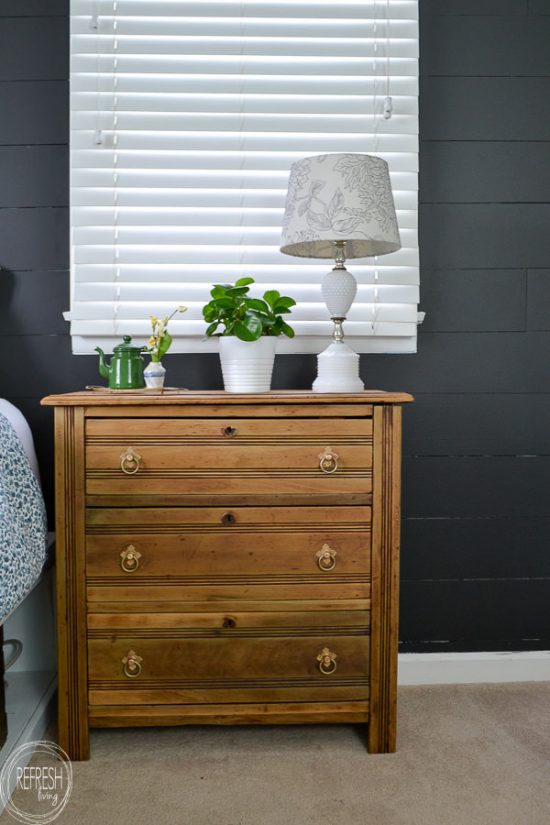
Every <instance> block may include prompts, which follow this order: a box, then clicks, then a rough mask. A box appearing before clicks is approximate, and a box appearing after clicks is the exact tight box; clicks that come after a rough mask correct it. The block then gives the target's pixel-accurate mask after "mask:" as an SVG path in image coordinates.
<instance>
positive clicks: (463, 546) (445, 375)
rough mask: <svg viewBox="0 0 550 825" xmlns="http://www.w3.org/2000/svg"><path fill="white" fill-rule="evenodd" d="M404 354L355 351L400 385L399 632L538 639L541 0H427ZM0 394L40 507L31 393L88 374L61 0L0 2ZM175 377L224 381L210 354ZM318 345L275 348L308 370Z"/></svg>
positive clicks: (469, 641) (531, 644)
mask: <svg viewBox="0 0 550 825" xmlns="http://www.w3.org/2000/svg"><path fill="white" fill-rule="evenodd" d="M420 12H421V52H422V59H421V104H420V105H421V117H420V129H421V144H420V145H421V149H420V165H421V175H420V201H421V207H420V243H421V263H422V272H421V276H422V308H423V309H425V310H426V311H427V313H428V315H427V319H426V322H425V324H424V326H423V327H422V328H421V332H420V337H419V352H418V355H416V356H403V357H396V356H372V357H365V358H363V360H362V373H363V378H364V379H365V381H366V382H367V385H368V386H371V387H379V388H383V389H404V390H410V391H411V392H413V393H414V394H415V396H416V399H417V401H416V404H415V405H413V406H412V407H408V408H407V409H406V410H405V418H404V420H405V428H404V451H405V457H404V462H403V477H404V495H403V512H404V520H403V563H402V576H403V582H402V622H401V638H402V640H403V641H402V649H403V650H409V651H413V650H418V651H419V650H437V651H440V650H461V649H465V650H484V649H485V650H491V649H493V650H498V649H530V648H547V647H550V627H549V624H550V611H549V610H548V602H549V597H550V553H549V552H548V545H549V538H550V503H549V501H550V497H548V495H547V491H548V490H549V488H550V446H549V438H548V434H549V424H548V422H549V421H550V369H549V367H548V362H549V360H550V359H549V358H548V356H549V355H550V352H549V351H550V346H549V345H550V248H549V246H550V242H549V238H550V233H549V232H548V226H549V225H550V223H549V219H550V203H549V201H550V198H549V194H548V193H549V184H550V164H549V161H548V158H549V155H550V145H549V143H550V103H549V101H550V49H549V48H548V43H550V14H549V13H550V4H549V3H547V2H546V0H531V1H530V2H528V0H421V5H420ZM0 37H1V40H2V59H1V60H0V106H1V109H0V111H2V118H1V119H0V265H1V266H2V267H3V271H2V272H1V273H0V308H1V309H0V311H1V326H0V345H2V352H3V356H2V358H1V359H0V395H1V396H4V397H7V398H9V399H11V400H12V401H13V402H14V403H15V404H17V405H18V406H20V407H21V409H22V410H23V412H24V413H25V414H26V415H27V416H28V418H29V420H30V421H31V424H32V427H33V430H34V433H35V438H36V442H37V448H38V453H39V458H40V462H41V468H42V473H43V476H44V484H45V488H46V496H47V500H48V504H49V507H50V512H51V510H52V502H53V467H52V420H51V412H50V411H49V410H45V409H43V408H40V406H39V403H38V402H39V399H40V397H41V396H42V395H46V394H48V393H50V392H66V391H70V390H74V389H78V388H81V387H82V386H83V385H85V384H87V383H93V382H96V381H97V373H96V365H95V359H92V358H88V357H79V358H76V357H73V356H72V355H71V352H70V341H69V338H68V336H67V331H66V325H65V323H64V322H63V320H62V318H61V312H62V310H64V309H66V308H68V304H69V282H68V271H67V267H68V260H69V252H68V214H67V206H68V172H67V164H68V157H67V139H68V83H67V76H68V0H42V2H38V0H17V2H15V0H3V2H2V3H1V4H0ZM167 360H168V364H167V365H168V367H169V369H170V374H171V376H172V378H171V381H173V383H176V384H183V385H186V386H189V387H191V388H217V387H221V374H220V370H219V365H218V360H217V357H216V356H199V355H193V356H171V357H169V358H168V359H167ZM314 373H315V359H314V358H312V357H306V356H303V357H299V356H286V357H279V358H278V359H277V364H276V372H275V377H274V385H275V386H276V387H286V388H301V387H307V386H309V385H310V384H311V381H312V379H313V377H314Z"/></svg>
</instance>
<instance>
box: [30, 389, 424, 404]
mask: <svg viewBox="0 0 550 825" xmlns="http://www.w3.org/2000/svg"><path fill="white" fill-rule="evenodd" d="M409 401H414V398H413V396H412V395H409V394H408V393H406V392H384V391H383V390H365V391H364V392H358V393H317V392H311V390H272V391H271V392H266V393H229V392H223V391H222V390H212V391H205V390H198V391H197V390H179V389H174V390H171V389H165V390H164V391H159V390H99V389H98V390H97V391H96V390H89V391H83V392H70V393H65V394H63V395H48V396H47V397H46V398H43V399H42V401H41V403H42V404H43V405H45V406H51V407H90V406H130V405H131V406H139V405H150V404H162V405H185V404H234V405H237V404H406V403H408V402H409Z"/></svg>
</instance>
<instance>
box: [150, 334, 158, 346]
mask: <svg viewBox="0 0 550 825" xmlns="http://www.w3.org/2000/svg"><path fill="white" fill-rule="evenodd" d="M156 345H157V339H156V338H155V336H154V335H151V337H150V338H149V346H150V347H156Z"/></svg>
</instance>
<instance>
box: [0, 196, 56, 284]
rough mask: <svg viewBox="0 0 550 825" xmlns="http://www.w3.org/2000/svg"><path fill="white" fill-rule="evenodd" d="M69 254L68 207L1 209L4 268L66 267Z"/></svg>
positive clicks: (0, 253) (0, 241) (1, 261)
mask: <svg viewBox="0 0 550 825" xmlns="http://www.w3.org/2000/svg"><path fill="white" fill-rule="evenodd" d="M30 238H32V243H31V242H30V241H29V239H30ZM68 256H69V210H68V209H67V208H65V207H59V208H55V209H52V208H50V207H41V208H36V209H0V266H1V267H2V268H3V269H12V270H15V269H40V270H44V269H65V268H66V267H67V263H68Z"/></svg>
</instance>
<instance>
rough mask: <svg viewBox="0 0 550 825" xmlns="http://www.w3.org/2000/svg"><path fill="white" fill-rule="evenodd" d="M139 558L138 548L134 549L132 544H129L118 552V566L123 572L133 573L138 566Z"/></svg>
mask: <svg viewBox="0 0 550 825" xmlns="http://www.w3.org/2000/svg"><path fill="white" fill-rule="evenodd" d="M140 558H141V553H140V552H139V550H136V548H135V547H134V545H133V544H129V545H128V547H127V548H126V550H123V551H122V552H121V554H120V566H121V567H122V569H123V570H124V572H125V573H134V572H135V571H136V570H137V569H138V567H139V560H140Z"/></svg>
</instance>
